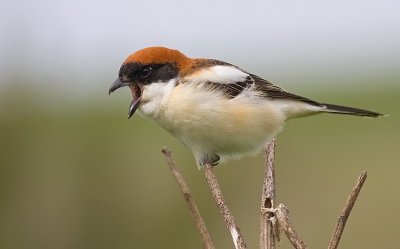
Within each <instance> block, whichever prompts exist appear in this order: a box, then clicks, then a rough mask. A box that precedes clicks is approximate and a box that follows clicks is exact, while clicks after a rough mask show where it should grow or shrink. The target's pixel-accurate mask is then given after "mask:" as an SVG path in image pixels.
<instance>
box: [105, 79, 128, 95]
mask: <svg viewBox="0 0 400 249" xmlns="http://www.w3.org/2000/svg"><path fill="white" fill-rule="evenodd" d="M127 85H128V83H123V82H122V81H121V79H120V78H119V77H118V78H117V79H116V80H115V81H114V83H112V85H111V86H110V89H108V95H110V94H111V93H112V92H114V91H115V90H117V89H118V88H121V87H123V86H127Z"/></svg>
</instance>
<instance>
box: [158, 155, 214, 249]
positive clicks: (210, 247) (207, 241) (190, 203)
mask: <svg viewBox="0 0 400 249" xmlns="http://www.w3.org/2000/svg"><path fill="white" fill-rule="evenodd" d="M161 152H162V153H163V154H164V155H165V159H166V160H167V164H168V166H169V169H170V170H171V173H172V175H173V176H174V177H175V179H176V181H177V182H178V185H179V187H180V188H181V191H182V193H183V197H184V198H185V201H186V204H187V207H188V208H189V211H190V214H191V215H192V218H193V220H194V222H195V223H196V227H197V230H198V231H199V233H200V235H201V238H202V240H203V246H204V248H205V249H215V246H214V243H213V241H212V239H211V236H210V233H209V232H208V230H207V227H206V225H205V223H204V220H203V218H202V217H201V214H200V211H199V209H198V208H197V205H196V202H195V201H194V199H193V197H192V194H191V192H190V189H189V187H188V185H187V184H186V181H185V179H184V178H183V176H182V174H181V173H180V172H179V170H178V168H177V167H176V163H175V161H174V160H173V159H172V155H171V151H170V150H168V149H167V148H163V149H162V150H161Z"/></svg>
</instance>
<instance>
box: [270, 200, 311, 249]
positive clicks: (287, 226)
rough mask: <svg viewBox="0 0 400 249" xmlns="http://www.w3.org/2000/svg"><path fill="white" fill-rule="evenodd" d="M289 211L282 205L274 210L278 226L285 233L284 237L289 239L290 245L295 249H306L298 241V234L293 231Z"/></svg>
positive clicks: (300, 241)
mask: <svg viewBox="0 0 400 249" xmlns="http://www.w3.org/2000/svg"><path fill="white" fill-rule="evenodd" d="M288 213H289V211H288V210H287V209H286V207H285V206H284V205H283V204H279V205H278V207H277V208H276V209H275V215H276V219H277V220H278V223H279V226H280V227H281V228H282V230H283V231H284V232H285V234H286V237H287V238H288V239H289V241H290V243H292V245H293V246H294V248H296V249H305V248H307V246H306V244H305V243H304V242H303V241H302V240H301V239H300V236H299V234H298V233H297V232H296V230H295V229H294V226H293V225H292V223H291V222H290V219H289V214H288Z"/></svg>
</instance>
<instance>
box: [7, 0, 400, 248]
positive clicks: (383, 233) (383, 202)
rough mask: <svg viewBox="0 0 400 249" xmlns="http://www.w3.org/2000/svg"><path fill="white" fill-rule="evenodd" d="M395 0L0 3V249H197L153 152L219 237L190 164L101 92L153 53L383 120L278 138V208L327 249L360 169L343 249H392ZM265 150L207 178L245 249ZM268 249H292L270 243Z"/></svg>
mask: <svg viewBox="0 0 400 249" xmlns="http://www.w3.org/2000/svg"><path fill="white" fill-rule="evenodd" d="M399 7H400V5H399V3H397V2H395V1H352V2H351V3H349V2H346V1H331V2H330V3H329V4H322V3H319V2H317V1H308V2H302V3H297V2H296V1H283V2H276V1H265V2H262V3H259V2H252V3H250V2H237V1H221V2H212V1H202V2H198V3H191V2H184V3H181V2H179V1H168V2H161V1H151V2H148V3H145V2H143V1H116V2H112V3H111V2H105V1H104V2H102V1H98V2H93V1H84V2H82V1H77V0H75V1H57V2H54V3H53V2H51V1H48V2H46V1H39V2H29V1H3V2H2V3H1V8H0V10H1V13H0V14H1V15H0V16H1V17H0V21H1V22H0V23H1V24H0V25H1V26H0V28H1V36H0V37H1V39H0V53H1V54H0V55H1V60H0V80H1V81H0V221H1V222H0V248H10V249H11V248H12V249H14V248H38V249H39V248H57V249H58V248H60V249H62V248H113V249H118V248H121V249H122V248H201V241H200V238H199V236H198V234H197V231H196V229H195V227H194V225H193V223H192V221H191V219H190V216H189V213H188V211H187V209H186V206H185V203H184V201H183V198H182V196H181V193H180V191H179V190H178V188H177V186H176V183H175V180H174V179H173V177H172V176H171V174H170V173H169V171H168V168H167V166H166V164H165V160H164V158H163V156H162V155H161V153H160V149H161V148H162V147H163V146H164V145H167V146H168V147H169V148H170V149H171V150H172V151H173V153H174V158H175V159H176V161H177V163H178V165H179V168H180V169H181V171H182V172H183V174H184V176H185V177H186V179H187V181H188V183H189V185H190V187H191V190H192V192H193V195H194V197H195V199H196V200H197V203H198V205H199V208H200V210H201V212H202V214H203V216H204V219H205V221H206V224H207V225H208V227H209V230H210V232H211V235H212V237H213V239H214V240H215V243H216V245H217V248H232V247H233V245H232V242H231V239H230V235H229V233H228V232H227V230H226V228H225V226H224V224H223V220H222V218H221V217H220V216H219V212H218V210H217V209H216V207H215V204H214V203H213V201H212V199H211V196H210V193H209V191H208V187H207V185H206V183H205V180H204V177H203V175H202V172H200V171H198V170H197V167H196V166H195V162H194V160H193V158H192V155H191V153H190V151H189V150H188V149H186V148H185V147H184V146H183V145H181V144H180V143H179V142H178V141H177V140H176V139H174V138H173V137H172V136H171V135H169V134H168V133H167V132H165V131H164V130H162V129H161V128H159V127H158V126H156V125H155V124H154V123H152V122H151V121H149V120H146V119H144V118H142V117H140V116H139V115H135V116H134V117H133V118H132V119H130V120H127V119H126V116H127V110H128V105H129V102H130V96H129V92H128V90H127V89H123V90H120V91H118V92H117V94H113V95H112V96H108V94H107V91H108V87H109V85H110V84H111V82H113V80H114V78H115V77H116V76H117V72H118V69H119V66H120V64H121V63H122V61H123V60H124V58H125V57H126V56H127V55H128V54H129V53H131V52H133V51H135V50H137V49H140V48H142V47H146V46H151V45H164V46H169V47H172V48H179V49H181V50H182V51H183V52H185V53H187V54H188V55H189V56H193V57H210V58H218V59H222V60H225V61H228V62H231V63H233V64H236V65H239V66H241V67H242V68H244V69H246V70H248V71H251V72H253V73H255V74H258V75H260V76H262V77H264V78H267V79H269V80H271V81H273V82H275V83H277V84H279V85H281V86H282V87H284V88H285V89H287V90H289V91H291V92H295V93H298V94H300V95H303V96H306V97H309V98H312V99H315V100H319V101H323V102H328V103H336V104H342V105H349V106H354V107H360V108H365V109H371V110H375V111H379V112H382V113H387V114H389V115H390V116H389V117H384V118H379V119H366V118H357V117H349V116H339V115H319V116H314V117H310V118H306V119H298V120H293V121H290V122H289V123H288V125H287V126H286V129H285V130H284V131H283V132H282V133H281V134H280V135H279V137H278V145H277V146H278V147H277V157H276V165H277V166H276V167H277V169H276V171H277V172H276V174H277V194H278V201H279V202H283V203H284V204H285V205H286V206H287V207H288V208H289V210H290V214H291V217H292V220H293V222H294V224H295V226H296V228H297V229H298V232H299V233H300V235H301V236H302V237H303V239H304V240H305V241H306V242H307V244H308V245H309V246H310V247H311V248H323V247H326V246H327V244H328V241H329V239H330V236H331V233H332V230H333V228H334V225H335V222H336V219H337V216H338V214H339V212H340V210H341V209H342V207H343V205H344V202H345V200H346V198H347V196H348V194H349V193H350V190H351V188H352V186H353V185H354V183H355V181H356V179H357V177H358V175H359V174H360V173H361V171H362V170H363V169H366V170H368V179H367V182H366V185H365V186H364V188H363V190H362V192H361V195H360V197H359V199H358V202H357V203H356V205H355V208H354V210H353V212H352V214H351V216H350V219H349V221H348V225H347V227H346V230H345V233H344V236H343V237H342V242H341V245H340V248H397V247H398V246H397V245H398V241H397V240H398V235H399V234H400V226H399V218H398V216H397V215H396V214H397V212H398V210H400V198H399V195H398V192H399V189H400V181H399V180H398V178H399V176H400V167H399V166H400V165H399V162H400V160H399V149H400V142H399V138H400V137H399V135H400V131H399V125H400V118H399V114H400V111H399V106H400V94H399V90H400V85H399V82H400V71H399V68H400V47H399V45H398V44H400V32H399V31H400V17H399V15H398V13H397V10H398V9H399ZM263 170H264V168H263V155H259V156H258V157H255V158H246V159H243V160H240V161H237V162H232V163H228V164H226V165H222V166H218V167H217V168H216V172H217V175H218V177H219V180H220V184H221V187H222V189H223V191H224V194H225V197H226V199H227V202H228V204H229V206H230V208H231V210H232V212H233V214H234V215H235V217H236V219H237V221H238V223H239V225H240V226H241V229H242V232H243V233H244V236H245V238H246V240H247V243H248V246H249V248H257V246H258V228H259V205H260V195H261V184H262V177H263ZM281 248H291V247H290V245H289V243H288V242H287V241H286V240H285V239H283V241H282V243H281Z"/></svg>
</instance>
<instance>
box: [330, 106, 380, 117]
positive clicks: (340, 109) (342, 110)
mask: <svg viewBox="0 0 400 249" xmlns="http://www.w3.org/2000/svg"><path fill="white" fill-rule="evenodd" d="M322 105H324V106H326V109H324V110H323V111H324V112H329V113H336V114H346V115H354V116H362V117H371V118H377V117H381V116H385V115H384V114H381V113H378V112H373V111H368V110H363V109H358V108H353V107H348V106H341V105H332V104H322Z"/></svg>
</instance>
